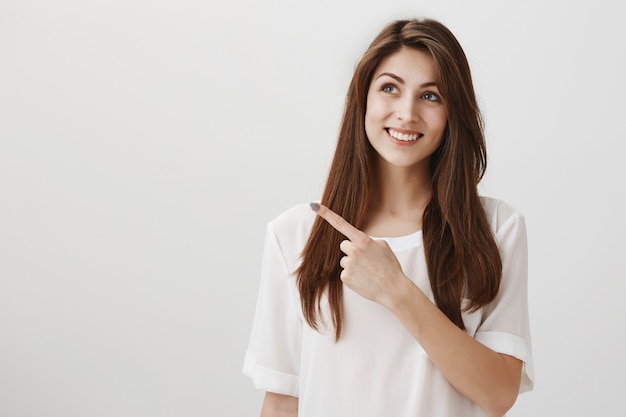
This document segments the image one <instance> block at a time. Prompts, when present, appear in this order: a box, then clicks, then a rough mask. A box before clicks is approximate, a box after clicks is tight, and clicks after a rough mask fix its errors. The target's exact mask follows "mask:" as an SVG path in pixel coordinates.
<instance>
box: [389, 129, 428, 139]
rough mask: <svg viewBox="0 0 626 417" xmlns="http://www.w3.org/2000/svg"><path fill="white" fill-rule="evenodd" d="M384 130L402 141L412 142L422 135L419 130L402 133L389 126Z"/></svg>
mask: <svg viewBox="0 0 626 417" xmlns="http://www.w3.org/2000/svg"><path fill="white" fill-rule="evenodd" d="M385 130H386V131H387V133H388V134H389V136H391V137H392V138H394V139H397V140H400V141H402V142H413V141H416V140H418V139H419V138H421V137H422V136H424V134H422V133H420V132H411V133H403V132H399V131H397V130H394V129H391V128H386V129H385Z"/></svg>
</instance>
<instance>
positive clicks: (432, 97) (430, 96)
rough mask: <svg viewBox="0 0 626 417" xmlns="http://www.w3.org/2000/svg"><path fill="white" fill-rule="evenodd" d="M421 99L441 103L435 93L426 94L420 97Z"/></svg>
mask: <svg viewBox="0 0 626 417" xmlns="http://www.w3.org/2000/svg"><path fill="white" fill-rule="evenodd" d="M422 98H424V99H426V100H429V101H441V99H440V98H439V96H438V95H437V94H435V93H426V94H424V95H423V96H422Z"/></svg>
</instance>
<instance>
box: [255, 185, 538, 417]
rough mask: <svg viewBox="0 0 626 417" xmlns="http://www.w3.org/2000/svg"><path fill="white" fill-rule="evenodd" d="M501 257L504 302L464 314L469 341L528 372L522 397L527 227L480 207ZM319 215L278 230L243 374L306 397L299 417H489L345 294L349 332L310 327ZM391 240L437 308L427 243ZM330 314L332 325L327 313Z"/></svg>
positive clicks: (278, 223)
mask: <svg viewBox="0 0 626 417" xmlns="http://www.w3.org/2000/svg"><path fill="white" fill-rule="evenodd" d="M481 201H482V203H483V207H484V209H485V212H486V214H487V219H488V220H489V222H490V224H491V228H492V231H493V233H494V236H495V237H496V241H497V243H498V246H499V248H500V251H501V256H502V266H503V271H502V283H501V286H500V292H499V294H498V296H497V297H496V299H495V300H494V301H493V302H492V303H491V304H489V305H487V306H485V307H483V308H481V309H480V310H478V311H476V312H474V313H471V314H468V313H463V322H464V323H465V327H466V331H467V333H468V334H469V335H471V336H472V337H474V338H475V339H476V340H478V341H479V342H481V343H482V344H484V345H485V346H487V347H489V348H491V349H493V350H494V351H496V352H500V353H504V354H507V355H511V356H514V357H516V358H518V359H520V360H521V361H523V362H524V367H523V372H522V381H521V387H520V392H524V391H528V390H530V389H532V386H533V379H534V377H533V361H532V355H531V341H530V329H529V323H528V301H527V271H528V268H527V248H526V228H525V224H524V218H523V217H522V216H521V215H520V214H519V213H518V212H516V211H515V210H514V209H513V208H511V207H510V206H509V205H507V204H506V203H504V202H502V201H499V200H495V199H490V198H485V197H483V198H481ZM315 216H316V215H315V213H314V212H313V211H312V210H311V209H310V208H309V206H308V204H307V205H305V204H303V205H298V206H296V207H294V208H292V209H290V210H288V211H286V212H285V213H283V214H281V215H280V216H278V217H277V218H276V219H275V220H273V221H272V222H270V223H269V225H268V227H267V235H266V240H265V253H264V257H263V267H262V273H261V283H260V290H259V297H258V301H257V307H256V313H255V317H254V323H253V326H252V333H251V337H250V344H249V347H248V350H247V353H246V358H245V363H244V369H243V371H244V374H246V375H248V376H249V377H251V378H252V380H253V382H254V385H255V386H256V387H257V388H258V389H262V390H265V391H270V392H275V393H279V394H286V395H291V396H294V397H299V403H298V407H299V410H298V417H320V416H323V417H381V416H393V417H416V416H429V417H451V416H463V417H472V416H486V414H485V412H484V411H482V409H480V408H479V407H478V406H477V405H476V404H474V403H473V402H472V401H470V400H469V399H468V398H467V397H465V396H464V395H462V394H461V393H460V392H459V391H457V390H456V389H455V388H454V387H453V386H452V385H450V383H449V382H448V381H447V380H446V379H445V378H444V376H443V375H442V374H441V372H440V371H439V369H437V367H436V366H435V365H434V364H433V362H432V361H431V360H430V359H429V358H428V355H427V354H426V352H425V351H424V350H423V349H422V348H421V346H420V345H419V343H418V342H417V341H416V340H415V339H414V338H413V336H411V334H410V333H409V332H408V331H407V330H406V329H405V328H404V327H403V326H402V324H401V323H400V322H399V320H398V319H397V318H396V317H395V316H394V315H393V314H392V313H391V311H389V310H388V309H386V308H385V307H383V306H382V305H380V304H377V303H375V302H373V301H370V300H367V299H365V298H363V297H361V296H360V295H358V294H357V293H355V292H354V291H352V290H351V289H349V288H348V287H345V286H344V328H343V332H342V335H341V338H340V339H339V341H338V342H335V333H334V330H333V329H332V327H331V326H328V325H327V326H326V327H325V329H323V330H322V332H317V331H315V330H313V329H312V328H311V327H310V326H308V325H307V323H306V321H305V320H304V318H303V315H302V310H301V306H300V300H299V294H298V290H297V287H296V278H295V276H294V275H293V272H294V271H295V270H296V269H297V267H298V265H299V263H300V258H299V257H300V253H301V251H302V249H303V248H304V245H305V244H306V241H307V239H308V236H309V233H310V231H311V227H312V225H313V222H314V220H315ZM383 239H385V240H386V241H387V242H388V243H389V245H390V247H391V249H392V250H393V252H394V253H395V255H396V256H397V258H398V260H399V261H400V264H401V265H402V270H403V271H404V273H405V275H406V276H407V277H409V278H410V279H411V280H412V281H413V282H414V283H415V284H416V285H417V286H419V288H421V290H422V291H423V292H424V293H425V294H426V296H428V297H429V298H430V300H431V301H432V300H433V294H432V290H431V287H430V282H429V280H428V273H427V269H426V260H425V257H424V250H423V244H422V234H421V231H420V232H416V233H413V234H411V235H408V236H403V237H399V238H383ZM322 306H323V309H324V311H326V315H325V317H326V322H327V323H328V322H329V320H328V319H327V318H328V317H329V315H328V307H327V304H324V302H323V304H322Z"/></svg>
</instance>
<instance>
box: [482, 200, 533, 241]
mask: <svg viewBox="0 0 626 417" xmlns="http://www.w3.org/2000/svg"><path fill="white" fill-rule="evenodd" d="M480 202H481V203H482V205H483V209H484V210H485V215H486V216H487V221H488V222H489V224H490V225H491V229H492V230H493V231H494V232H495V233H497V232H498V230H500V228H501V227H502V226H503V225H505V224H506V223H508V222H512V221H520V222H523V221H524V216H523V215H522V213H520V211H519V210H517V209H516V208H515V207H513V206H512V205H510V204H509V203H507V202H505V201H503V200H499V199H497V198H493V197H486V196H481V197H480Z"/></svg>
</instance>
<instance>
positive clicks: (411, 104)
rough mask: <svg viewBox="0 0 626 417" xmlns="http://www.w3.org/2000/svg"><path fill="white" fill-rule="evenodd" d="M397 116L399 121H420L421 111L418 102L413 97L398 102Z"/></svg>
mask: <svg viewBox="0 0 626 417" xmlns="http://www.w3.org/2000/svg"><path fill="white" fill-rule="evenodd" d="M396 114H397V117H398V119H399V120H403V121H405V122H415V121H417V120H419V111H418V106H417V103H416V101H415V100H414V99H413V98H412V97H406V98H405V99H404V100H400V101H399V102H398V108H397V110H396Z"/></svg>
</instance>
